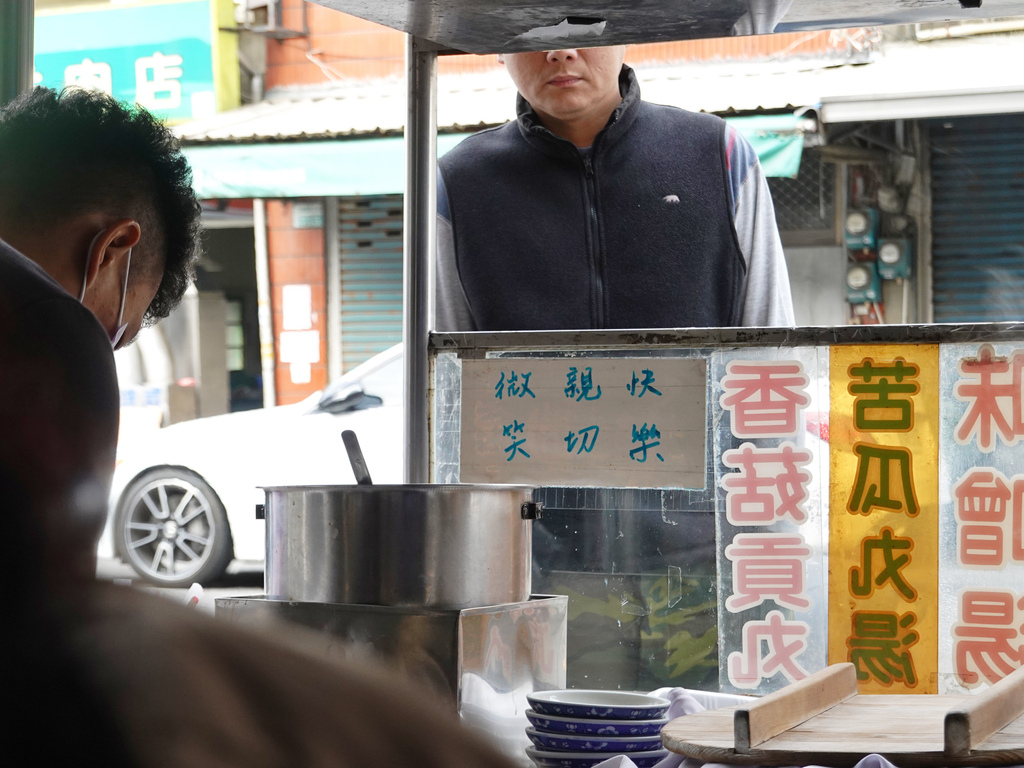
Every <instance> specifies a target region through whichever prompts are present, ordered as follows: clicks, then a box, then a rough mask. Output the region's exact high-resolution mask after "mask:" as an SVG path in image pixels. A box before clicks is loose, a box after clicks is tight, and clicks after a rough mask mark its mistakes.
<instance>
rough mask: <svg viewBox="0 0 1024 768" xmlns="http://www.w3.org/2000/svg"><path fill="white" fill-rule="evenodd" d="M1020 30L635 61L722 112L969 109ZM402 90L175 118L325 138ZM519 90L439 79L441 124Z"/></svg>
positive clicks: (497, 118) (365, 120)
mask: <svg viewBox="0 0 1024 768" xmlns="http://www.w3.org/2000/svg"><path fill="white" fill-rule="evenodd" d="M1022 60H1024V35H1021V34H1006V35H986V36H983V37H974V38H965V39H951V40H937V41H932V42H928V43H916V42H886V44H885V45H884V47H882V48H881V49H880V50H878V51H876V52H875V53H874V54H873V55H872V56H871V60H870V62H869V63H866V64H837V62H836V59H835V58H823V59H819V58H781V59H779V60H777V61H766V62H753V63H752V62H716V63H705V64H694V63H690V64H685V65H677V66H657V67H655V66H644V67H638V68H637V76H638V78H639V80H640V86H641V90H642V92H643V96H644V98H645V99H646V100H647V101H651V102H654V103H660V104H671V105H674V106H679V107H682V108H684V109H690V110H695V111H704V112H714V113H718V114H730V113H744V112H754V111H776V110H784V109H794V108H799V107H805V106H818V105H820V104H823V103H824V104H825V105H826V106H827V104H828V103H829V101H830V100H833V101H837V102H838V101H847V102H848V101H850V100H851V99H854V100H858V99H859V100H861V101H864V102H866V105H867V106H866V107H865V108H864V109H863V110H862V111H861V112H860V113H858V114H861V117H860V119H886V118H887V117H888V115H887V114H884V113H880V114H878V115H876V116H875V117H874V118H872V116H871V105H872V102H873V101H876V100H877V101H879V102H881V101H884V100H889V101H890V102H891V101H892V100H893V99H897V100H898V99H899V97H900V96H901V95H903V94H926V95H931V96H934V97H936V98H937V99H938V102H937V103H938V105H939V106H937V107H935V108H937V109H941V108H943V107H942V106H941V105H942V104H943V103H945V102H946V101H948V105H949V108H950V109H960V110H963V111H961V112H950V113H944V114H949V115H950V116H954V115H955V114H971V112H970V111H968V110H970V109H972V107H971V106H970V103H971V102H968V101H964V100H956V99H949V100H945V101H944V100H943V96H945V95H953V94H955V93H961V92H964V91H969V90H971V89H976V88H977V87H978V86H984V87H985V88H989V89H1002V90H1003V91H1007V90H1008V91H1009V92H1013V91H1016V90H1022V91H1024V67H1022V66H1021V61H1022ZM405 111H406V92H405V84H404V81H403V80H401V79H398V78H395V79H388V80H378V81H359V82H353V83H340V84H339V83H337V82H336V83H333V84H332V85H331V86H330V87H329V88H327V89H325V88H318V89H296V90H293V91H289V92H278V93H274V94H271V95H270V96H269V98H267V99H266V100H265V101H263V102H261V103H259V104H254V105H251V106H245V107H241V108H239V109H235V110H232V111H230V112H225V113H221V114H219V115H215V116H213V117H211V118H208V119H205V120H195V121H192V122H189V123H185V124H182V125H179V126H177V127H176V128H175V131H176V132H177V133H178V135H179V136H180V137H181V138H182V140H183V141H184V142H185V143H186V144H202V143H234V142H256V141H275V140H302V139H329V138H337V137H345V136H372V135H378V136H380V135H393V134H397V133H400V132H401V131H402V127H403V125H404V123H405ZM514 112H515V89H514V87H513V85H512V82H511V81H510V80H509V78H508V75H507V74H506V73H505V72H503V71H501V70H496V71H493V72H485V73H478V74H467V75H459V76H446V77H442V78H439V82H438V126H440V127H441V130H443V131H465V130H467V129H472V128H475V127H478V126H482V125H497V124H500V123H504V122H505V121H507V120H509V119H512V118H513V117H514Z"/></svg>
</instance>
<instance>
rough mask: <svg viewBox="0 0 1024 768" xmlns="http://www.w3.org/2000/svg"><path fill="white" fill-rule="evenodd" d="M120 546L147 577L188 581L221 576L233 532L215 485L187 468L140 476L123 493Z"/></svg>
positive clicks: (163, 581)
mask: <svg viewBox="0 0 1024 768" xmlns="http://www.w3.org/2000/svg"><path fill="white" fill-rule="evenodd" d="M117 534H118V548H119V550H120V552H121V553H122V555H123V556H124V557H125V559H126V560H127V561H128V563H129V564H130V565H131V566H132V567H133V568H134V569H135V570H136V571H137V572H138V573H139V575H141V576H142V577H143V578H144V579H146V580H147V581H151V582H153V583H155V584H159V585H161V586H188V585H189V584H191V583H193V582H200V583H202V582H204V581H210V580H212V579H216V578H218V577H219V576H221V575H222V574H223V573H224V570H225V569H226V568H227V565H228V562H230V560H231V550H232V546H231V534H230V532H229V530H228V524H227V516H226V515H225V513H224V507H223V505H222V504H221V502H220V500H219V499H218V498H217V496H216V494H215V493H214V492H213V489H211V488H210V486H209V485H207V484H206V483H205V482H203V480H202V479H201V478H199V477H198V476H197V475H195V474H194V473H191V472H187V471H185V470H158V471H154V472H149V473H146V474H144V475H142V476H141V477H139V478H138V479H136V480H135V481H134V482H133V483H132V484H131V486H130V487H129V488H128V489H127V490H126V492H125V494H124V495H123V496H122V504H121V505H120V510H119V515H118V526H117Z"/></svg>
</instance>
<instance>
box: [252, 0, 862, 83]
mask: <svg viewBox="0 0 1024 768" xmlns="http://www.w3.org/2000/svg"><path fill="white" fill-rule="evenodd" d="M306 19H307V21H308V23H309V30H310V34H309V37H308V38H292V39H289V40H281V41H277V40H268V42H267V72H266V77H265V83H266V87H267V88H268V89H271V88H278V87H283V86H291V85H314V84H320V83H327V82H330V81H331V80H339V79H346V80H349V79H357V80H359V79H372V78H379V77H392V76H393V77H398V76H401V75H403V74H404V72H405V63H404V57H405V35H403V34H401V33H400V32H395V31H394V30H391V29H388V28H387V27H382V26H380V25H378V24H373V23H372V22H369V21H363V20H362V19H358V18H356V17H355V16H348V15H346V14H343V13H339V12H338V11H334V10H332V9H330V8H325V7H324V6H322V5H316V4H314V3H309V4H307V7H306ZM282 20H283V23H284V25H285V27H286V28H288V29H302V0H285V3H284V6H283V19H282ZM845 45H846V41H845V39H844V38H843V37H842V36H841V35H833V34H831V33H830V32H827V31H826V32H810V33H803V32H801V33H790V34H781V35H755V36H750V37H726V38H720V39H715V40H687V41H683V42H674V43H650V44H645V45H632V46H630V47H629V49H628V51H627V54H626V61H627V62H630V63H634V64H636V63H656V62H679V61H711V60H716V59H757V58H764V57H767V56H771V55H773V54H781V55H787V56H788V55H793V56H798V55H804V54H812V53H823V52H826V51H829V50H835V49H836V48H837V46H839V47H844V46H845ZM499 66H501V65H500V64H498V60H497V57H496V56H494V55H489V56H475V55H466V56H442V57H440V58H439V59H438V71H439V72H440V74H442V75H444V74H462V73H470V72H482V71H486V70H490V69H495V68H497V67H499Z"/></svg>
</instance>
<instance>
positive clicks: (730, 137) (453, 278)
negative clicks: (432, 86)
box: [436, 46, 794, 331]
mask: <svg viewBox="0 0 1024 768" xmlns="http://www.w3.org/2000/svg"><path fill="white" fill-rule="evenodd" d="M624 56H625V46H615V47H607V48H580V49H576V48H572V49H562V50H556V51H539V52H531V53H515V54H506V55H505V56H504V64H505V66H506V68H507V69H508V73H509V75H510V76H511V77H512V81H513V82H514V83H515V85H516V88H517V89H518V91H519V99H518V102H517V113H518V117H517V120H516V121H515V122H512V123H508V124H506V125H504V126H501V127H499V128H493V129H490V130H486V131H481V132H479V133H476V134H474V135H472V136H470V137H468V138H466V139H465V140H464V141H463V142H462V143H460V144H459V145H458V146H457V147H455V148H454V149H453V150H451V151H450V152H448V153H447V154H446V155H445V156H444V157H443V158H441V160H440V162H439V164H438V206H437V207H438V261H437V319H436V328H437V329H438V330H452V331H474V330H480V331H483V330H495V331H500V330H534V329H540V330H543V329H577V328H664V327H714V326H740V325H745V326H752V325H753V326H771V325H792V324H793V322H794V321H793V305H792V299H791V296H790V288H789V279H788V275H787V270H786V264H785V259H784V256H783V252H782V245H781V243H780V241H779V234H778V230H777V228H776V225H775V214H774V210H773V208H772V204H771V196H770V193H769V191H768V186H767V183H766V182H765V179H764V175H763V173H762V172H761V168H760V165H759V163H758V161H757V156H756V154H755V153H754V151H753V149H752V148H751V147H750V145H749V144H748V143H747V142H746V141H745V140H744V139H743V138H742V137H741V136H740V135H739V134H738V133H737V132H736V131H735V130H734V129H732V128H730V127H728V126H727V125H726V123H725V122H724V121H722V120H721V119H719V118H717V117H715V116H712V115H706V114H699V113H692V112H686V111H684V110H681V109H677V108H675V107H665V106H660V105H655V104H649V103H647V102H645V101H642V100H641V98H640V87H639V85H638V83H637V79H636V75H635V74H634V72H633V70H632V69H630V68H629V67H628V66H625V65H624V64H623V58H624Z"/></svg>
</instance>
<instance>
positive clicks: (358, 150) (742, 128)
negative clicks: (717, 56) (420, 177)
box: [185, 115, 803, 199]
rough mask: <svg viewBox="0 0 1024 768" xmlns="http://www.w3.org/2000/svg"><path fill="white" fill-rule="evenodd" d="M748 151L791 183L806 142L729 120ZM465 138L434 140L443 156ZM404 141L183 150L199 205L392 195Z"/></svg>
mask: <svg viewBox="0 0 1024 768" xmlns="http://www.w3.org/2000/svg"><path fill="white" fill-rule="evenodd" d="M729 122H730V123H732V124H733V125H735V126H736V128H737V129H738V130H739V132H740V133H742V134H743V136H744V137H745V138H746V139H747V140H748V141H749V142H750V143H751V144H752V145H753V147H754V150H755V151H756V152H757V156H758V157H759V158H760V159H761V165H762V167H763V168H764V171H765V173H766V174H767V175H768V176H789V177H793V176H796V172H797V168H798V167H799V166H800V153H801V151H802V149H803V134H802V133H801V132H800V130H799V129H798V127H797V122H798V119H797V118H796V117H794V116H792V115H783V116H771V117H741V118H730V120H729ZM469 135H470V134H468V133H459V134H442V135H440V136H438V137H437V154H438V156H441V155H443V154H444V153H445V152H447V151H448V150H450V149H451V148H452V147H454V146H455V145H456V144H458V143H459V142H460V141H462V140H463V139H464V138H466V136H469ZM403 141H404V140H403V139H402V137H400V136H398V137H393V138H374V139H344V140H336V141H308V142H278V143H272V144H219V145H215V146H188V147H185V155H186V156H187V157H188V160H189V163H191V165H192V173H193V176H194V183H195V188H196V192H197V194H198V195H199V197H201V198H204V199H218V198H241V197H265V198H277V197H328V196H332V195H334V196H338V197H345V196H349V195H391V194H397V193H400V192H402V191H403V189H404V187H405V149H404V146H403Z"/></svg>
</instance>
